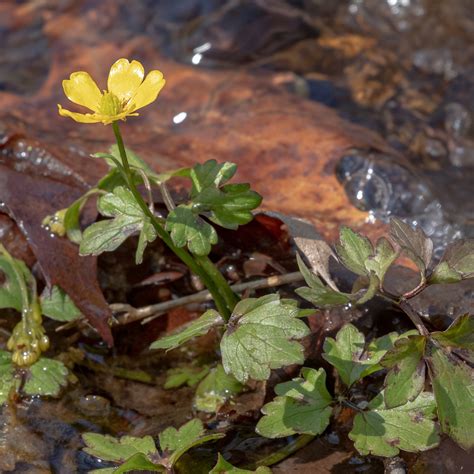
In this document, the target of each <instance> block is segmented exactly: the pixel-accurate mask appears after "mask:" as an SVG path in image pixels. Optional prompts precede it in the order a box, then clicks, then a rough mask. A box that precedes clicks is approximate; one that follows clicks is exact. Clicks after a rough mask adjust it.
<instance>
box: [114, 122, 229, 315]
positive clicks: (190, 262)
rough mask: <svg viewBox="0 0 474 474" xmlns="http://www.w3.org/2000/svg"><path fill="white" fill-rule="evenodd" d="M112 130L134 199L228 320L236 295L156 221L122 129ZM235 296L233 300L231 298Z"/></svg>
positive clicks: (206, 261)
mask: <svg viewBox="0 0 474 474" xmlns="http://www.w3.org/2000/svg"><path fill="white" fill-rule="evenodd" d="M112 128H113V130H114V134H115V139H116V140H117V146H118V149H119V152H120V157H121V159H122V166H123V169H124V172H125V177H126V182H127V185H128V187H129V189H130V191H131V192H132V194H133V197H134V198H135V200H136V201H137V203H138V204H139V206H140V207H141V209H142V210H143V212H144V214H145V215H146V216H147V217H148V218H149V219H150V221H151V223H152V225H153V227H154V228H155V230H156V233H157V234H158V235H159V236H160V238H161V239H162V240H163V242H164V243H165V244H166V245H167V246H168V247H169V248H170V249H171V250H172V251H173V252H174V254H175V255H176V256H177V257H179V258H180V259H181V260H182V262H183V263H185V264H186V265H187V267H188V268H189V269H190V270H191V271H192V272H194V273H195V274H196V275H198V276H199V277H200V278H201V280H202V282H203V283H204V285H205V286H206V287H207V289H208V290H209V292H210V293H211V294H212V297H213V299H214V302H215V304H216V307H217V310H218V311H219V313H220V314H221V316H222V317H223V318H224V319H225V320H228V319H229V317H230V315H231V313H232V310H233V309H234V306H235V303H236V302H237V301H238V300H236V298H237V297H236V296H235V294H234V293H233V292H232V290H231V289H230V286H229V284H228V283H227V281H226V280H225V279H224V277H223V276H222V274H221V273H220V272H219V270H218V269H217V268H216V267H215V265H214V264H213V263H212V262H211V261H210V260H209V258H207V257H194V258H193V257H192V256H191V255H190V254H189V253H188V252H187V250H185V249H183V248H179V247H176V246H175V245H174V244H173V241H172V240H171V237H170V236H169V234H168V233H167V232H166V230H165V229H164V228H163V227H162V226H161V224H160V223H159V222H158V220H157V219H156V217H155V215H154V214H153V213H152V212H151V211H150V209H149V208H148V206H147V204H146V202H145V201H144V199H143V197H142V195H141V194H140V192H139V191H138V189H137V187H136V186H135V183H134V182H133V178H132V170H131V169H130V165H129V163H128V158H127V153H126V151H125V146H124V144H123V139H122V135H121V133H120V128H119V125H118V122H113V123H112ZM230 295H232V296H233V298H231V297H230Z"/></svg>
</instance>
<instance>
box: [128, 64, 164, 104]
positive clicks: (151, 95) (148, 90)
mask: <svg viewBox="0 0 474 474" xmlns="http://www.w3.org/2000/svg"><path fill="white" fill-rule="evenodd" d="M165 83H166V81H165V80H164V79H163V73H161V72H160V71H150V72H149V73H148V74H147V76H146V78H145V80H144V81H143V83H142V85H141V86H140V87H139V88H138V90H137V93H136V94H135V96H134V97H132V99H131V100H130V107H128V110H129V112H133V111H134V110H137V109H140V108H142V107H145V105H148V104H151V103H152V102H153V101H155V100H156V98H157V97H158V94H159V93H160V91H161V89H163V86H164V85H165Z"/></svg>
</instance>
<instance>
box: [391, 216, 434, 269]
mask: <svg viewBox="0 0 474 474" xmlns="http://www.w3.org/2000/svg"><path fill="white" fill-rule="evenodd" d="M390 236H391V237H392V239H393V240H394V241H395V242H396V243H397V244H398V245H399V246H400V248H401V249H402V251H404V252H405V253H406V254H407V255H408V257H410V258H411V259H412V260H413V261H414V262H415V263H416V265H417V266H418V268H419V269H420V272H421V275H422V277H423V278H424V277H425V273H426V269H427V268H428V267H429V265H430V262H431V257H432V255H433V241H432V240H431V239H430V238H428V237H427V236H426V235H425V233H424V232H423V230H422V229H421V228H420V227H417V228H416V229H413V228H412V227H411V226H410V225H408V224H406V223H405V222H403V221H402V220H400V219H396V218H392V219H391V220H390Z"/></svg>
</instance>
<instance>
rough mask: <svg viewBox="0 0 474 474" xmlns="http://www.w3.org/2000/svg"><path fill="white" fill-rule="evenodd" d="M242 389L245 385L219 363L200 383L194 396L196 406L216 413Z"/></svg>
mask: <svg viewBox="0 0 474 474" xmlns="http://www.w3.org/2000/svg"><path fill="white" fill-rule="evenodd" d="M242 389H243V385H242V384H241V383H240V382H239V381H237V380H236V379H235V378H234V377H233V376H232V375H229V374H226V373H225V371H224V368H223V367H222V364H218V365H217V367H215V368H213V369H211V371H210V372H209V374H208V375H207V376H206V378H205V379H204V380H202V381H201V383H200V384H199V385H198V387H197V389H196V395H195V396H194V407H195V408H196V409H197V410H199V411H203V412H206V413H215V412H217V411H218V410H219V408H220V407H221V406H222V405H223V404H224V403H225V402H226V401H227V400H229V399H230V398H232V397H234V396H236V395H238V394H239V393H240V392H241V391H242Z"/></svg>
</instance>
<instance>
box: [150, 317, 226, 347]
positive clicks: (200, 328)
mask: <svg viewBox="0 0 474 474" xmlns="http://www.w3.org/2000/svg"><path fill="white" fill-rule="evenodd" d="M223 324H224V320H223V319H222V317H221V316H220V314H219V313H218V312H217V311H215V310H213V309H210V310H208V311H206V312H205V313H204V314H203V315H201V316H200V317H199V318H198V319H195V320H194V321H192V322H191V323H189V324H187V325H186V326H185V327H184V328H179V329H178V331H176V332H175V333H173V334H171V335H169V336H165V337H162V338H161V339H158V340H157V341H155V342H154V343H153V344H152V345H151V346H150V349H166V350H171V349H175V348H176V347H179V346H180V345H182V344H184V343H185V342H187V341H189V340H190V339H192V338H193V337H196V336H203V335H204V334H207V333H208V332H209V330H210V329H211V328H212V327H215V326H221V325H223Z"/></svg>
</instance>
